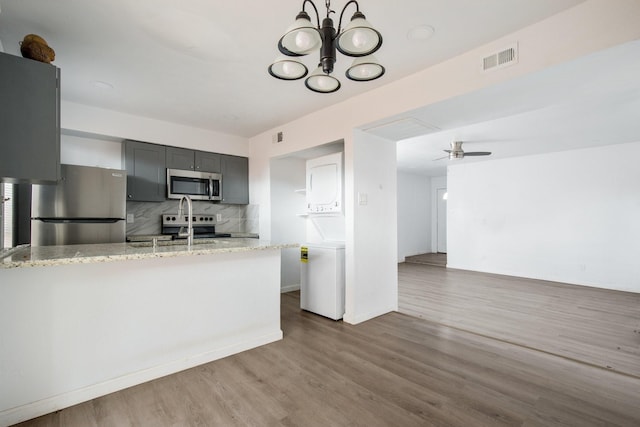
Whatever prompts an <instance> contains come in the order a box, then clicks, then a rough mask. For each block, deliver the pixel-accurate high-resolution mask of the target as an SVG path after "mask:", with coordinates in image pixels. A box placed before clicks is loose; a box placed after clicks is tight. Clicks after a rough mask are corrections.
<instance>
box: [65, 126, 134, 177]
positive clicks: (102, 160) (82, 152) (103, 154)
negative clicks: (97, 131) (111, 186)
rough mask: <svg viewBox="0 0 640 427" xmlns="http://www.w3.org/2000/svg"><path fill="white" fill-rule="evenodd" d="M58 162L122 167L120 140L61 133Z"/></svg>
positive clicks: (112, 167)
mask: <svg viewBox="0 0 640 427" xmlns="http://www.w3.org/2000/svg"><path fill="white" fill-rule="evenodd" d="M60 163H63V164H67V165H81V166H97V167H101V168H108V169H123V167H124V165H123V164H122V142H121V141H111V140H104V139H97V138H90V137H81V136H74V135H65V134H62V135H61V136H60Z"/></svg>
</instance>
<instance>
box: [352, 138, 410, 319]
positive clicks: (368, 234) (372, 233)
mask: <svg viewBox="0 0 640 427" xmlns="http://www.w3.org/2000/svg"><path fill="white" fill-rule="evenodd" d="M345 147H346V153H345V154H346V156H345V157H346V158H347V159H350V160H348V163H349V165H348V166H350V167H348V168H347V171H351V173H346V174H345V183H346V185H345V187H346V189H347V193H346V195H345V205H346V206H345V219H346V237H347V238H346V246H345V270H346V293H345V314H344V321H345V322H347V323H352V324H355V323H360V322H363V321H365V320H368V319H371V318H373V317H376V316H380V315H382V314H385V313H388V312H390V311H395V310H397V309H398V266H397V259H396V257H397V254H398V243H397V242H398V230H397V226H396V224H397V223H398V218H397V212H398V209H397V200H396V194H397V188H398V184H397V167H396V144H395V142H392V141H388V140H385V139H382V138H379V137H376V136H373V135H370V134H367V133H365V132H362V131H355V132H354V138H353V144H347V145H346V146H345ZM363 196H364V198H365V199H366V203H362V202H360V200H362V197H363Z"/></svg>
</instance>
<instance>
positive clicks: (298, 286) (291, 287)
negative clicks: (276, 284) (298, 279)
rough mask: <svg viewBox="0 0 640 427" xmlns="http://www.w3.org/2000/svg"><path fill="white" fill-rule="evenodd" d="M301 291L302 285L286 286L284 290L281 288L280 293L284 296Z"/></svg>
mask: <svg viewBox="0 0 640 427" xmlns="http://www.w3.org/2000/svg"><path fill="white" fill-rule="evenodd" d="M299 290H300V285H299V284H298V285H289V286H284V287H282V288H280V293H281V294H284V293H287V292H293V291H299Z"/></svg>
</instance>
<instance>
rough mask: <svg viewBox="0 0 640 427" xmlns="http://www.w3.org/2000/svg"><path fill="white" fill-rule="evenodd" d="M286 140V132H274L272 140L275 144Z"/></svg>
mask: <svg viewBox="0 0 640 427" xmlns="http://www.w3.org/2000/svg"><path fill="white" fill-rule="evenodd" d="M282 141H284V134H283V133H282V132H278V133H274V134H273V136H272V137H271V142H273V143H274V144H279V143H281V142H282Z"/></svg>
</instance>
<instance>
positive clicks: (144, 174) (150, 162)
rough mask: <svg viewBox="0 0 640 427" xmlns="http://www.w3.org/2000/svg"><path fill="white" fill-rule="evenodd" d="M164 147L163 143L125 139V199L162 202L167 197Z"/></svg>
mask: <svg viewBox="0 0 640 427" xmlns="http://www.w3.org/2000/svg"><path fill="white" fill-rule="evenodd" d="M166 148H167V147H165V146H164V145H157V144H149V143H146V142H139V141H131V140H127V141H125V142H124V157H125V163H124V164H125V167H126V169H127V200H136V201H144V202H162V201H164V200H166V198H167V172H166V166H165V164H166Z"/></svg>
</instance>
